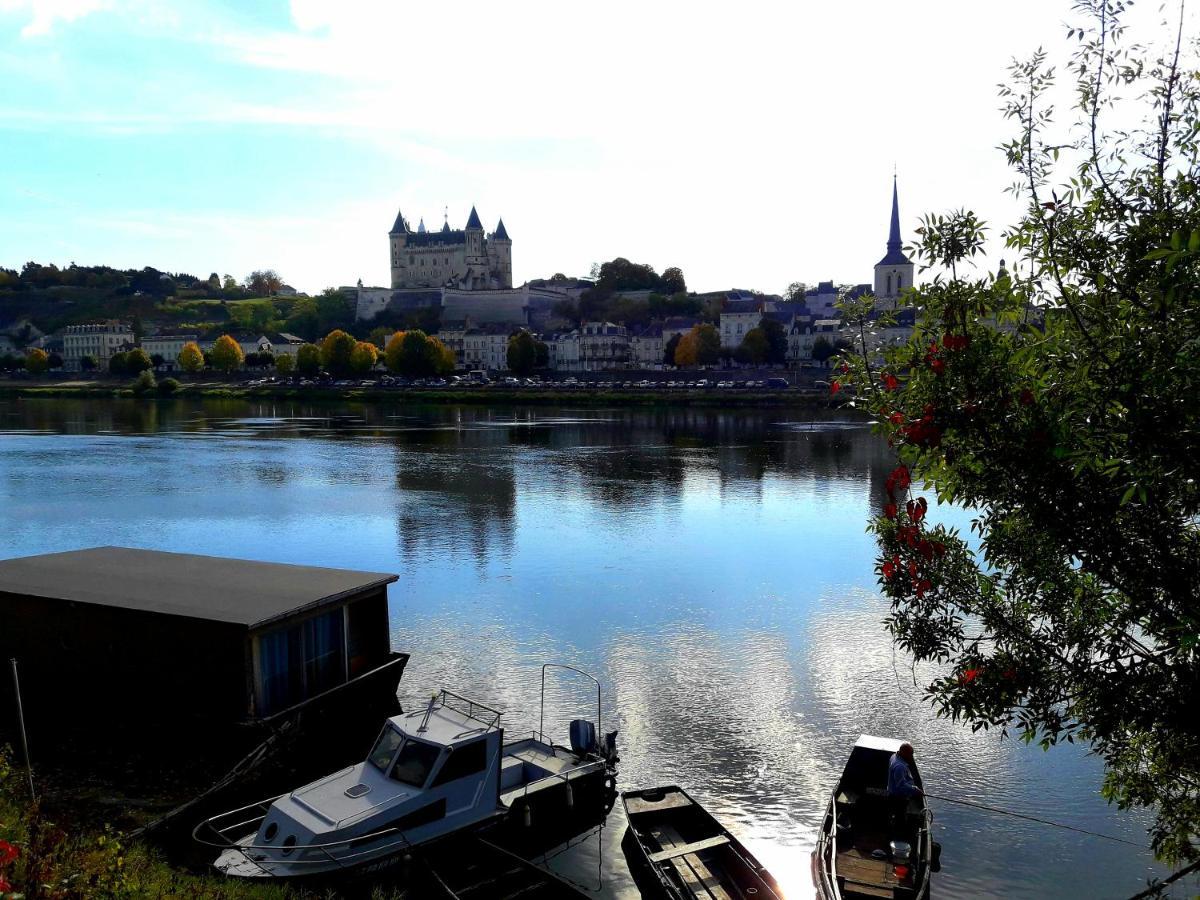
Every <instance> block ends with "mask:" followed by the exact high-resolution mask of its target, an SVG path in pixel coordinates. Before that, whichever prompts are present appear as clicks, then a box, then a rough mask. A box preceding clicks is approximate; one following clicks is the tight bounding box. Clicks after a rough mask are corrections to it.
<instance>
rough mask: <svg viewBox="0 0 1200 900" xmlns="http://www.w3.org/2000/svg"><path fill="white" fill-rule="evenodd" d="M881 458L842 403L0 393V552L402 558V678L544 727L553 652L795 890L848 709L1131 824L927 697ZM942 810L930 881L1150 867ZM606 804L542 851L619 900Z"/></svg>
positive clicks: (1145, 861) (1044, 886)
mask: <svg viewBox="0 0 1200 900" xmlns="http://www.w3.org/2000/svg"><path fill="white" fill-rule="evenodd" d="M894 464H895V462H894V458H893V457H892V455H891V453H890V451H889V450H888V448H887V447H886V445H885V444H884V443H883V442H882V441H880V440H878V439H876V438H875V437H873V436H872V435H871V434H870V432H869V430H868V429H866V428H864V427H862V426H861V424H859V423H856V422H854V421H853V420H851V419H848V418H833V419H829V418H824V420H822V421H818V420H816V418H815V417H814V416H812V415H807V414H804V413H802V412H796V413H787V412H782V411H775V410H772V411H753V410H716V409H690V408H689V409H680V410H672V409H637V410H630V409H620V410H603V411H597V410H572V409H544V408H539V409H529V408H511V409H496V410H489V409H480V408H470V407H459V408H455V407H415V406H403V405H393V406H388V405H363V404H359V405H355V404H347V405H336V406H322V405H318V404H307V403H302V402H294V401H262V402H246V401H229V400H212V401H204V402H191V401H182V400H180V401H161V402H138V401H132V400H130V401H123V400H114V401H111V402H96V401H91V402H87V403H84V402H80V401H69V400H56V401H42V400H34V401H24V400H23V401H19V402H10V401H0V508H3V510H4V512H5V514H6V517H7V519H8V521H10V522H19V523H21V527H19V528H10V529H6V530H5V531H4V532H3V533H0V557H9V556H17V555H22V554H25V553H38V552H46V551H50V550H57V549H69V548H74V547H82V546H89V545H95V544H101V543H116V544H125V545H129V546H143V547H154V548H161V549H168V550H170V549H174V550H185V551H191V552H197V553H211V554H214V555H225V556H242V557H251V558H260V559H268V560H276V561H280V562H297V563H308V564H316V565H330V566H346V567H352V568H362V569H368V570H373V571H394V572H398V573H400V575H401V578H400V581H399V582H398V583H397V584H396V585H394V586H393V589H392V592H391V595H390V596H391V609H392V625H393V634H392V640H393V644H394V645H395V646H396V647H398V648H402V649H404V650H407V651H409V652H411V653H412V661H411V663H410V665H409V668H408V671H407V672H406V674H405V679H404V682H403V687H402V690H403V691H404V692H406V693H407V695H408V696H409V698H410V699H416V698H422V697H427V696H428V694H429V692H431V691H432V690H435V689H437V688H438V687H441V686H447V687H451V688H455V689H458V690H461V691H464V692H466V693H468V694H474V695H477V696H479V697H480V699H483V700H485V701H488V702H492V703H495V704H497V705H498V706H500V707H501V708H502V709H503V710H504V711H505V716H504V721H505V723H506V728H508V729H509V730H510V732H517V731H520V730H522V729H532V728H534V727H536V726H537V724H538V712H539V696H540V691H539V677H538V676H539V667H540V665H541V664H542V663H543V662H547V661H562V662H570V663H573V664H576V665H579V666H581V667H582V668H584V669H587V670H589V671H592V672H594V673H595V674H596V675H597V676H598V677H599V678H601V680H602V681H603V682H604V685H605V689H606V693H605V698H604V705H603V718H604V721H605V728H606V730H607V729H608V728H609V727H616V728H618V729H619V730H620V732H621V734H620V737H619V740H618V743H619V746H620V751H621V756H622V763H621V767H620V769H621V784H622V786H624V787H648V786H651V785H653V784H656V783H666V782H672V781H676V782H680V783H682V784H684V785H685V786H686V787H687V788H688V790H689V792H691V793H692V794H693V795H694V796H696V797H697V798H698V799H700V800H701V801H702V802H704V803H705V804H707V805H708V806H709V808H710V809H711V810H712V811H713V812H714V813H715V814H716V815H717V816H718V817H719V818H721V819H722V820H723V821H724V822H725V823H726V824H727V825H728V826H729V827H730V828H731V830H733V831H735V832H736V833H737V834H738V835H739V836H740V837H741V838H742V839H743V840H744V841H745V842H746V843H747V844H748V845H749V846H750V847H751V848H752V849H753V851H754V852H755V854H756V855H758V856H759V857H760V858H762V859H763V861H764V862H765V863H766V864H767V865H768V866H769V867H770V868H771V869H772V871H773V872H775V874H776V876H777V877H778V878H779V879H780V881H781V882H783V883H784V884H785V885H786V886H787V887H788V888H789V891H790V893H789V896H806V895H807V894H808V893H809V892H810V890H811V889H810V887H809V876H808V851H809V849H810V848H811V847H812V844H813V839H814V834H815V829H816V826H817V821H818V817H819V815H820V812H821V809H822V806H823V804H824V802H825V799H826V796H827V792H828V791H829V790H830V789H831V788H832V786H833V784H834V782H835V781H836V778H837V775H838V773H839V772H840V769H841V766H842V763H843V761H844V758H845V755H846V753H847V752H848V750H849V747H850V746H851V744H852V743H853V741H854V739H855V738H856V737H857V735H858V734H859V733H860V732H868V733H881V734H896V735H903V736H905V737H908V738H909V739H911V740H913V742H914V743H915V744H916V745H917V752H918V754H919V758H920V762H921V766H922V771H923V773H924V775H925V777H926V779H927V780H928V781H929V782H930V783H931V784H935V785H937V786H938V787H939V788H941V790H942V791H943V792H945V793H948V794H955V795H957V796H962V797H964V798H969V799H975V800H979V801H981V802H985V803H990V804H992V805H996V806H1001V807H1005V808H1011V809H1018V810H1024V811H1028V812H1031V813H1033V814H1034V815H1042V816H1045V817H1046V818H1051V819H1056V820H1061V821H1065V822H1067V823H1069V824H1074V825H1078V826H1080V827H1085V828H1091V829H1094V830H1097V831H1105V832H1108V833H1112V834H1116V835H1119V836H1124V837H1128V838H1129V839H1131V840H1141V839H1142V838H1143V837H1144V835H1143V834H1142V831H1141V828H1142V826H1143V825H1144V819H1142V818H1139V817H1135V816H1130V815H1124V814H1120V813H1118V812H1117V811H1115V810H1112V809H1110V808H1109V807H1107V806H1106V805H1105V804H1104V803H1103V801H1101V800H1100V799H1099V798H1098V796H1097V794H1096V791H1097V788H1098V785H1099V767H1098V765H1097V764H1096V761H1095V760H1092V759H1089V758H1087V757H1086V756H1085V755H1084V754H1083V752H1082V751H1080V750H1079V749H1077V748H1061V749H1059V750H1055V751H1054V752H1052V753H1050V754H1043V753H1042V752H1041V751H1040V750H1037V749H1036V748H1035V749H1030V748H1025V747H1023V746H1018V745H1014V744H1011V743H1004V744H1000V743H998V742H997V741H996V740H995V739H994V738H993V736H991V735H987V734H972V733H971V732H969V731H968V730H965V729H963V728H961V727H959V726H957V725H955V724H954V723H951V722H947V721H944V720H937V719H935V718H933V717H932V716H931V714H930V711H929V709H928V708H927V707H926V706H925V705H924V704H923V703H922V701H921V696H920V695H921V691H920V687H919V685H920V684H921V683H923V681H924V680H925V679H926V678H928V676H929V673H928V672H920V673H916V674H915V676H914V673H912V672H911V671H910V669H909V667H908V665H907V663H906V662H905V660H903V659H901V658H898V657H897V656H896V655H895V654H894V652H893V649H892V646H891V644H890V642H889V640H888V637H887V635H886V633H885V632H884V631H883V629H882V628H881V627H880V624H879V623H880V620H881V619H882V618H883V616H884V614H885V608H884V605H883V603H882V601H881V600H880V599H879V598H878V596H877V595H876V593H875V585H874V576H873V574H872V567H871V562H872V559H873V555H874V550H873V546H872V543H871V541H870V539H869V536H867V535H866V534H864V532H863V524H864V521H865V520H866V517H867V516H868V515H869V514H870V513H871V512H872V511H873V510H878V509H879V508H880V506H881V504H882V502H884V489H883V485H884V481H885V479H886V477H887V473H888V472H889V471H890V470H891V468H892V467H893V466H894ZM945 515H946V516H948V517H949V521H950V522H951V524H959V525H962V524H964V523H965V521H966V517H965V516H963V515H961V514H956V513H955V512H954V511H952V510H951V511H946V512H945ZM592 703H594V699H593V698H591V697H589V695H588V692H587V690H586V689H583V688H580V686H579V685H574V684H572V683H571V682H570V681H569V680H568V681H564V682H561V683H560V682H558V681H555V682H554V683H553V684H552V685H551V689H550V690H549V691H548V699H547V722H548V729H549V728H551V727H552V728H555V729H558V736H559V738H560V739H565V737H566V732H565V723H566V722H567V721H569V720H570V719H571V718H575V717H578V716H581V715H584V716H588V717H591V715H594V713H591V712H589V708H590V706H591V704H592ZM549 723H555V724H554V725H553V726H551V725H550V724H549ZM935 809H936V813H937V822H936V827H937V828H938V830H939V838H940V840H942V842H943V843H944V845H945V847H946V851H945V855H944V859H945V862H946V867H945V870H944V871H943V873H942V874H941V875H940V876H939V881H938V894H939V895H940V896H942V897H945V896H952V897H953V896H984V897H986V896H1000V895H1001V894H1004V895H1009V896H1011V895H1013V894H1017V895H1026V896H1027V895H1054V896H1064V897H1070V896H1081V897H1084V896H1086V897H1092V896H1097V897H1103V896H1123V895H1128V894H1132V893H1134V892H1136V890H1137V889H1138V888H1139V886H1140V885H1141V883H1142V882H1143V880H1144V878H1145V877H1146V876H1147V875H1148V874H1150V873H1151V872H1157V871H1159V870H1158V869H1156V868H1154V867H1153V864H1152V863H1151V861H1150V859H1149V857H1148V855H1147V854H1145V853H1139V852H1138V851H1137V850H1135V849H1134V848H1131V847H1124V846H1121V845H1107V844H1105V845H1102V846H1097V845H1096V842H1095V841H1094V840H1093V839H1089V838H1086V837H1083V836H1080V835H1073V834H1069V833H1067V832H1059V831H1054V830H1047V829H1045V828H1043V827H1041V826H1036V825H1031V824H1029V823H1021V822H1019V821H1017V820H1013V819H1005V818H999V817H988V816H985V815H982V814H978V813H971V812H968V811H965V810H963V809H959V808H954V807H948V806H945V805H942V806H935ZM608 825H609V827H608V828H607V829H606V831H607V837H606V838H605V839H604V840H603V841H601V840H599V839H597V840H596V841H594V842H592V841H584V842H581V844H580V846H578V847H575V848H571V849H569V850H565V851H563V852H561V853H559V854H557V855H555V856H554V857H553V860H552V863H551V865H552V868H554V869H555V871H558V872H559V873H560V874H565V875H567V876H568V877H571V878H572V880H574V881H576V882H577V883H579V884H591V883H594V882H595V878H596V872H597V867H598V868H599V871H600V873H601V876H602V879H603V882H604V889H603V892H602V894H601V896H612V897H626V896H636V892H635V888H634V886H633V883H632V881H631V879H630V877H629V875H628V872H627V871H626V867H625V863H624V859H623V858H622V855H621V853H620V850H619V843H620V834H621V832H622V830H623V827H624V823H623V821H621V814H620V812H619V810H618V811H617V812H614V813H613V814H612V816H610V818H609V822H608ZM614 836H615V837H614ZM598 837H599V836H598ZM968 860H969V861H970V862H969V864H968V862H967V861H968ZM1186 890H1187V889H1185V890H1184V891H1181V894H1183V893H1186Z"/></svg>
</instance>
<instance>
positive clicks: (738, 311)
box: [720, 300, 763, 349]
mask: <svg viewBox="0 0 1200 900" xmlns="http://www.w3.org/2000/svg"><path fill="white" fill-rule="evenodd" d="M762 318H763V309H762V302H761V301H759V300H729V301H726V303H725V306H724V307H723V308H722V309H721V327H720V331H721V346H722V347H728V348H731V349H732V348H736V347H740V346H741V344H742V339H743V338H744V337H745V336H746V333H747V332H749V331H753V330H754V329H755V328H757V327H758V326H759V323H761V322H762Z"/></svg>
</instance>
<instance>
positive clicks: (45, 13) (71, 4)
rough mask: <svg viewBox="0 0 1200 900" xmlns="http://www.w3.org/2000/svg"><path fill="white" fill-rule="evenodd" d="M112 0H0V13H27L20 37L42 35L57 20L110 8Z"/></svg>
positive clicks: (78, 17)
mask: <svg viewBox="0 0 1200 900" xmlns="http://www.w3.org/2000/svg"><path fill="white" fill-rule="evenodd" d="M112 6H113V0H0V13H21V14H28V16H29V21H28V22H27V23H26V24H25V25H24V27H22V28H21V37H23V38H31V37H43V36H45V35H48V34H50V32H51V31H53V30H54V26H55V25H56V24H57V23H59V22H74V21H75V20H76V19H81V18H83V17H84V16H86V15H88V14H90V13H93V12H98V11H100V10H105V9H111V8H112Z"/></svg>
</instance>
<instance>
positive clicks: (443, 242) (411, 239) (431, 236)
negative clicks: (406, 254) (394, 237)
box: [404, 228, 467, 247]
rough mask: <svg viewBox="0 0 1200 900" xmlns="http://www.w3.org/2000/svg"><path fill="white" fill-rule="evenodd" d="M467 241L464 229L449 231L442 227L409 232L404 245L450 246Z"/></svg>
mask: <svg viewBox="0 0 1200 900" xmlns="http://www.w3.org/2000/svg"><path fill="white" fill-rule="evenodd" d="M466 242H467V233H466V232H465V231H450V230H449V229H448V228H443V229H442V230H441V231H420V232H417V233H415V234H413V233H410V234H409V235H408V240H406V241H405V242H404V246H405V247H452V246H454V245H455V244H465V243H466Z"/></svg>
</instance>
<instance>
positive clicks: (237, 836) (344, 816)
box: [193, 664, 616, 878]
mask: <svg viewBox="0 0 1200 900" xmlns="http://www.w3.org/2000/svg"><path fill="white" fill-rule="evenodd" d="M547 668H563V669H568V670H570V671H573V672H577V673H579V674H581V675H583V676H585V677H587V678H589V679H590V680H591V681H593V682H595V684H596V724H595V725H593V724H592V723H591V722H589V721H587V720H584V719H576V720H575V721H573V722H571V723H570V729H569V733H570V746H560V745H558V744H555V743H553V742H552V741H551V740H550V739H548V738H547V737H546V736H545V734H544V733H543V732H542V727H543V726H544V723H545V687H546V669H547ZM500 717H501V713H500V712H499V711H498V710H496V709H494V708H492V707H490V706H487V705H486V704H483V703H480V702H479V701H477V700H472V699H470V698H468V697H464V696H462V695H460V694H456V693H453V692H451V691H448V690H442V691H441V692H440V693H438V694H436V695H434V696H433V697H432V698H431V699H430V701H429V702H428V704H427V705H426V706H424V707H423V708H421V709H419V710H416V711H414V712H410V713H406V714H402V715H398V716H393V717H391V718H389V719H388V720H387V721H386V722H385V723H384V726H383V729H382V731H381V732H380V734H379V737H378V738H377V739H376V741H375V744H374V746H373V747H372V748H371V752H370V753H369V754H368V756H367V758H366V759H365V760H363V761H362V762H360V763H357V764H355V765H353V766H349V767H347V768H345V769H342V770H341V771H339V772H334V773H333V774H331V775H328V776H326V777H325V778H322V779H320V780H318V781H314V782H313V783H311V784H307V785H305V786H304V787H301V788H297V789H296V790H294V791H292V792H291V793H288V794H284V795H282V796H279V797H275V798H273V799H270V800H266V801H263V802H261V803H256V804H251V805H249V806H245V807H241V808H239V809H235V810H231V811H229V812H227V813H223V814H221V815H219V816H215V817H213V818H211V819H207V820H205V821H204V822H202V823H200V825H198V826H197V827H196V829H195V830H194V831H193V836H194V837H195V838H196V840H198V841H200V842H202V843H205V844H209V845H210V846H214V847H218V848H220V849H221V851H222V852H221V854H220V856H219V857H218V858H217V860H216V867H217V869H218V870H220V871H221V872H224V873H225V874H227V875H232V876H239V877H244V878H293V877H298V876H311V875H322V874H326V873H329V872H333V871H338V870H342V869H349V868H354V869H359V870H367V871H370V870H374V869H379V868H383V867H385V866H389V865H391V864H392V863H394V862H395V861H396V860H397V859H398V858H400V857H402V856H403V855H404V854H405V853H407V852H408V851H409V850H411V849H412V848H414V847H418V846H421V845H425V844H428V843H430V842H431V841H435V840H438V839H439V838H443V837H447V836H449V835H451V834H457V833H461V832H463V831H464V830H467V829H472V828H478V827H482V826H484V825H485V824H488V823H492V822H496V821H498V820H501V819H504V818H505V817H508V816H513V815H518V816H520V817H521V818H522V819H523V820H524V823H525V824H529V822H530V821H531V820H532V819H533V818H534V817H537V818H539V819H540V818H542V817H543V816H545V815H549V814H553V810H554V809H555V808H556V807H562V808H564V809H565V808H567V807H571V806H573V805H574V796H575V793H576V792H577V791H583V790H588V789H589V788H596V787H600V786H604V787H607V788H611V787H612V779H613V778H614V777H615V770H614V766H615V763H616V752H615V738H616V732H615V731H614V732H612V733H611V734H609V735H607V736H606V737H605V739H604V741H603V745H601V743H600V742H599V741H598V740H597V726H598V725H599V723H600V685H599V682H596V679H594V678H592V677H591V676H590V675H588V674H587V673H586V672H581V671H580V670H578V669H575V668H573V667H571V666H558V665H553V664H551V665H546V666H543V667H542V718H541V720H540V721H539V728H538V731H536V732H533V733H532V734H528V735H523V736H521V737H519V738H518V739H516V740H512V741H505V739H504V729H503V728H502V727H501V726H500Z"/></svg>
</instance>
